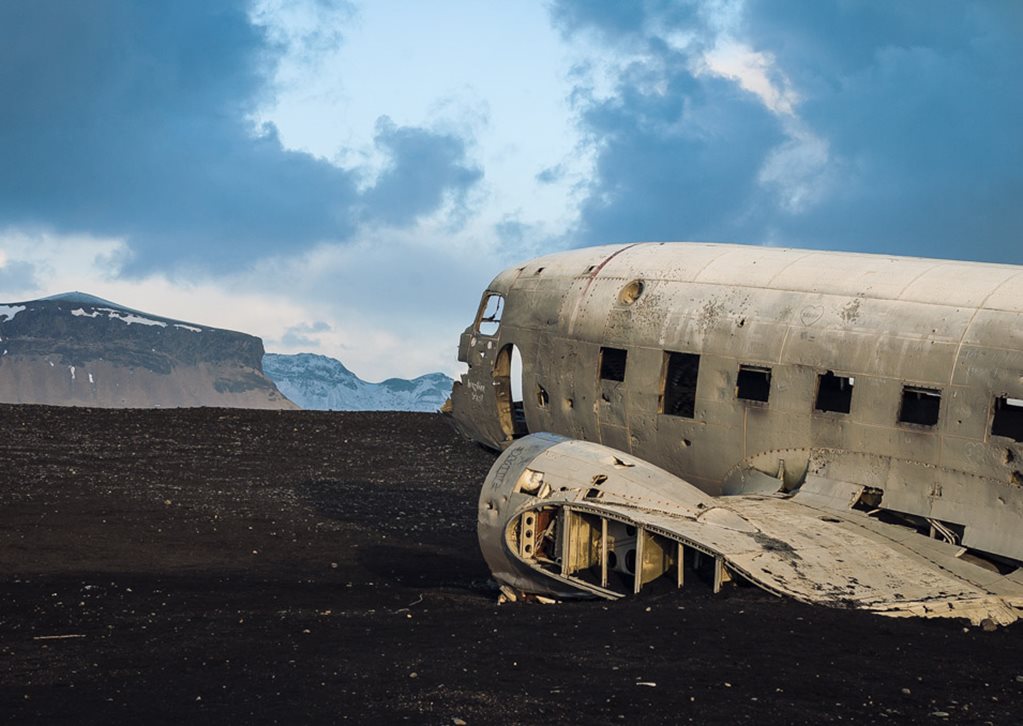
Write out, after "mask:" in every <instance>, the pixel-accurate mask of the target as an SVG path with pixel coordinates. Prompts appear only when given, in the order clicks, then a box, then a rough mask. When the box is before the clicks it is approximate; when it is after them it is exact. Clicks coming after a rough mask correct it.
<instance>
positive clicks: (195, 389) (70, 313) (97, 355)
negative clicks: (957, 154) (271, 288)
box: [0, 292, 295, 408]
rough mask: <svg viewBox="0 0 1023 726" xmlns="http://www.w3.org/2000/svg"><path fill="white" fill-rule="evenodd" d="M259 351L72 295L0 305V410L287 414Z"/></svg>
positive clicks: (225, 336) (244, 341) (227, 334)
mask: <svg viewBox="0 0 1023 726" xmlns="http://www.w3.org/2000/svg"><path fill="white" fill-rule="evenodd" d="M262 359H263V341H262V340H260V339H259V338H257V337H255V336H252V335H246V334H245V333H236V332H233V331H230V330H221V329H219V328H211V327H209V326H206V325H197V324H194V323H186V322H182V321H180V320H172V319H170V318H163V317H159V316H157V315H151V314H149V313H144V312H141V311H139V310H133V309H131V308H126V307H124V306H123V305H118V304H116V303H112V302H110V301H109V300H103V299H102V298H98V297H95V296H93V295H87V294H85V293H81V292H71V293H64V294H62V295H54V296H52V297H47V298H42V299H40V300H28V301H25V302H19V303H8V304H0V403H42V404H50V405H56V406H98V407H103V408H151V407H188V406H226V407H235V408H295V405H294V404H293V403H291V401H289V400H287V399H286V398H285V397H284V396H282V395H281V393H280V391H278V390H277V388H276V387H275V386H274V384H273V382H272V381H271V380H270V379H268V378H267V377H266V376H264V375H263V370H262Z"/></svg>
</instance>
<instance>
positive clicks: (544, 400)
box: [536, 383, 551, 408]
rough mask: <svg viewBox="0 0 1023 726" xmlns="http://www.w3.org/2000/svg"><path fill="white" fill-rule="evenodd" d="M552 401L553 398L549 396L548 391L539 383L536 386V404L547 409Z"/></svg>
mask: <svg viewBox="0 0 1023 726" xmlns="http://www.w3.org/2000/svg"><path fill="white" fill-rule="evenodd" d="M550 401H551V397H550V396H549V395H548V394H547V389H546V388H544V387H543V386H541V385H540V384H539V383H538V384H537V385H536V404H537V405H538V406H539V407H540V408H547V404H548V403H550Z"/></svg>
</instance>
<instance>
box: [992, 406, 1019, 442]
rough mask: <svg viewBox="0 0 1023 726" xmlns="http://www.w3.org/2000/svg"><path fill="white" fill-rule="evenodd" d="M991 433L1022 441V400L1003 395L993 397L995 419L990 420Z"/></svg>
mask: <svg viewBox="0 0 1023 726" xmlns="http://www.w3.org/2000/svg"><path fill="white" fill-rule="evenodd" d="M991 435H992V436H1005V437H1007V438H1010V439H1012V440H1013V441H1023V400H1020V399H1018V398H1007V397H1005V396H1001V397H999V398H996V399H995V419H994V421H992V422H991Z"/></svg>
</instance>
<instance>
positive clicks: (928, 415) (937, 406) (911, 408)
mask: <svg viewBox="0 0 1023 726" xmlns="http://www.w3.org/2000/svg"><path fill="white" fill-rule="evenodd" d="M939 413H941V391H940V390H938V389H936V388H920V387H919V386H904V387H903V389H902V406H901V407H900V408H899V421H900V422H901V423H910V424H917V425H919V426H934V425H935V424H937V423H938V414H939Z"/></svg>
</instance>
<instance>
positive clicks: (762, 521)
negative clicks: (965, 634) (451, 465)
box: [479, 434, 1023, 625]
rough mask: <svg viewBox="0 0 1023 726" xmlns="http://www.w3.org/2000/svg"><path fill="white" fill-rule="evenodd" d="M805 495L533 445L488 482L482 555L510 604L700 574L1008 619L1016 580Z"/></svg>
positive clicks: (562, 443)
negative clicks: (701, 483) (716, 488)
mask: <svg viewBox="0 0 1023 726" xmlns="http://www.w3.org/2000/svg"><path fill="white" fill-rule="evenodd" d="M775 484H776V485H777V484H779V482H778V481H777V480H775ZM805 486H806V491H799V492H796V493H794V494H762V495H761V494H756V495H734V496H720V497H711V496H708V495H706V494H704V493H702V492H701V491H699V490H698V489H697V488H696V487H694V486H693V485H691V484H689V483H687V482H686V481H684V480H682V479H680V478H678V477H676V476H674V475H672V474H670V473H669V472H667V471H664V470H663V469H659V468H657V467H655V466H653V465H652V464H649V463H647V462H644V461H642V460H637V459H635V458H633V457H631V456H630V455H628V454H624V453H622V452H619V451H615V450H613V449H609V448H607V447H603V446H600V445H597V444H593V443H588V442H583V441H573V440H569V439H565V438H563V437H560V436H556V435H552V434H535V435H532V436H528V437H526V438H523V439H521V440H519V441H517V442H515V443H514V444H513V445H512V446H511V447H509V449H508V450H506V451H505V452H504V453H503V454H502V455H501V458H500V459H499V460H498V461H497V463H496V464H495V465H494V468H493V469H492V470H491V473H490V475H489V476H488V478H487V481H486V483H485V484H484V486H483V490H482V493H481V497H480V509H479V512H480V516H479V536H480V543H481V546H482V550H483V555H484V557H485V559H486V560H487V563H488V564H489V565H490V568H491V570H492V572H493V574H494V576H495V578H496V579H497V580H498V581H499V582H500V583H501V584H503V585H505V586H507V587H509V588H511V590H512V591H513V592H525V593H534V594H541V595H547V596H551V597H558V598H571V597H580V596H591V597H592V596H596V597H604V598H608V599H617V598H619V597H622V596H624V595H628V594H632V593H636V592H639V591H640V590H641V588H642V587H643V586H644V585H645V584H647V583H649V582H651V581H653V580H655V579H657V578H660V577H662V576H668V577H673V578H675V580H676V582H677V584H678V585H679V586H682V585H683V583H684V579H683V578H684V573H685V572H686V570H689V571H693V570H694V569H695V570H697V571H699V570H700V569H704V570H706V571H707V575H708V577H709V578H713V582H714V586H715V589H718V588H720V586H721V585H722V584H723V583H724V582H726V581H728V580H731V579H736V578H739V579H744V580H746V581H748V582H750V583H752V584H754V585H757V586H758V587H761V588H763V589H764V590H767V591H769V592H772V593H775V594H777V595H784V596H788V597H792V598H794V599H796V600H800V601H802V602H807V603H814V604H822V605H830V606H837V607H851V608H857V609H863V610H870V611H873V612H876V613H879V614H882V615H890V616H913V615H915V616H926V617H955V618H965V619H968V620H970V621H972V622H974V623H981V622H983V621H985V620H990V621H992V622H994V623H997V624H1000V625H1007V624H1009V623H1012V622H1014V621H1015V620H1016V619H1017V618H1018V616H1019V614H1020V613H1021V609H1023V581H1021V580H1020V579H1019V576H1018V575H1016V574H1015V573H1013V574H1010V575H1004V574H1001V573H1000V572H998V571H997V570H992V569H988V568H985V567H983V566H980V565H977V564H974V563H972V562H969V561H965V560H963V559H961V556H962V555H963V553H964V551H965V548H963V547H960V546H956V545H953V544H950V543H947V542H944V541H940V540H937V539H930V538H926V537H922V536H920V535H918V534H917V533H916V532H915V531H914V530H909V529H906V528H903V527H899V526H897V525H893V524H887V523H884V522H880V521H878V520H876V519H874V518H872V517H871V516H870V515H869V514H868V513H867V512H860V511H857V510H850V511H848V512H847V513H840V512H839V511H837V510H835V509H834V508H832V507H831V506H830V501H827V500H828V498H829V496H830V493H831V492H833V491H834V490H835V487H834V486H832V485H831V484H830V483H827V482H822V481H809V482H808V483H807V485H805ZM839 487H841V485H839ZM776 489H777V487H776ZM822 491H825V492H827V493H826V494H824V495H822V494H820V492H822ZM853 494H854V492H850V498H849V499H848V501H849V502H850V503H851V502H852V495H853ZM822 500H823V501H822Z"/></svg>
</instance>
